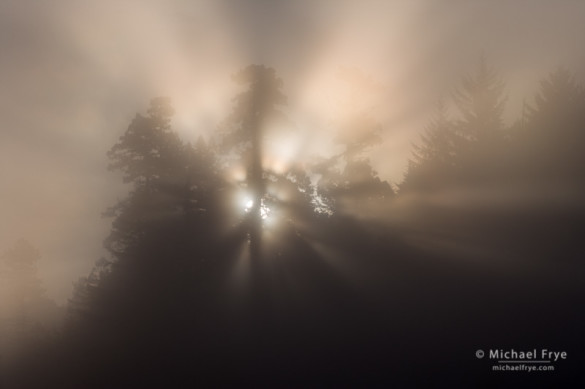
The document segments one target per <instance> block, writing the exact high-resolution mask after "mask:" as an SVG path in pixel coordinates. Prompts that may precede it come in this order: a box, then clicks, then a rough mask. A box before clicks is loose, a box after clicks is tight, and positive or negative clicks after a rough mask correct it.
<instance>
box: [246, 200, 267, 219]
mask: <svg viewBox="0 0 585 389" xmlns="http://www.w3.org/2000/svg"><path fill="white" fill-rule="evenodd" d="M253 206H254V200H252V199H250V198H247V199H246V201H245V203H244V212H246V213H248V212H251V211H252V207H253ZM270 214H271V211H270V208H269V207H268V206H267V205H266V204H265V203H264V199H261V202H260V218H262V220H266V219H268V217H269V216H270Z"/></svg>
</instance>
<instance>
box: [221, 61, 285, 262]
mask: <svg viewBox="0 0 585 389" xmlns="http://www.w3.org/2000/svg"><path fill="white" fill-rule="evenodd" d="M232 79H233V80H234V81H235V82H236V83H238V84H240V85H243V86H247V89H246V90H245V91H244V92H242V93H240V94H239V95H237V96H236V97H235V98H234V102H235V104H234V108H233V111H232V113H231V114H230V115H229V117H228V118H227V119H226V120H225V122H224V123H223V125H222V128H221V137H222V139H221V148H222V150H223V151H224V152H227V153H228V154H231V156H232V157H233V158H235V159H236V163H238V164H241V165H243V166H245V169H246V173H247V177H246V182H245V184H246V185H247V190H248V191H249V192H250V206H249V212H248V233H249V237H250V253H251V256H252V258H258V257H259V255H260V245H261V230H262V219H263V217H265V212H266V209H267V208H266V207H267V204H265V203H267V202H268V201H269V197H268V196H267V191H266V178H267V177H266V173H267V172H266V171H265V169H264V167H263V165H262V163H263V156H264V151H263V148H264V146H265V142H266V138H267V136H268V129H269V128H270V127H276V128H279V127H282V123H286V122H287V121H288V119H287V118H286V117H285V115H284V114H283V113H282V111H281V107H283V106H284V105H285V104H286V101H287V99H286V96H285V95H284V93H283V92H282V87H283V82H282V80H281V79H280V78H278V77H277V76H276V72H275V70H274V69H272V68H267V67H265V66H263V65H250V66H248V67H246V68H244V69H243V70H241V71H239V72H238V73H236V74H235V75H234V76H233V77H232ZM277 123H278V124H281V125H280V126H279V125H275V124H277Z"/></svg>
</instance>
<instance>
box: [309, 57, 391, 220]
mask: <svg viewBox="0 0 585 389" xmlns="http://www.w3.org/2000/svg"><path fill="white" fill-rule="evenodd" d="M339 78H340V80H341V81H342V82H344V83H345V84H346V86H347V88H348V96H347V98H346V100H345V102H344V104H343V111H344V114H343V115H342V118H341V119H340V120H339V121H338V123H336V125H337V128H338V133H337V136H336V137H335V139H334V142H335V143H336V144H337V145H339V146H340V147H341V148H342V151H341V152H340V153H338V154H337V155H334V156H333V157H331V158H328V159H326V160H323V161H321V162H320V163H318V164H317V165H316V167H315V172H316V173H317V174H319V175H320V176H321V179H320V181H319V184H318V193H319V195H320V198H321V199H322V201H323V202H324V205H325V207H326V208H327V209H329V210H330V211H331V212H335V211H351V210H354V211H355V210H356V209H355V208H360V207H361V206H362V205H364V204H366V203H368V202H371V201H383V200H387V199H389V198H391V197H392V196H393V195H394V191H393V190H392V187H391V186H390V184H388V182H386V181H382V180H381V179H380V178H379V177H378V173H377V172H376V171H375V170H374V169H373V167H372V166H371V162H370V160H369V158H368V152H369V151H371V148H372V147H373V146H376V145H378V144H380V143H381V142H382V137H381V133H382V125H381V124H380V123H379V122H378V121H377V120H376V119H375V118H374V117H373V115H372V113H371V112H370V111H371V106H369V105H364V104H363V102H362V101H360V99H363V98H364V96H368V97H369V96H371V95H372V94H376V93H377V92H379V91H380V89H381V86H380V85H379V84H378V83H376V82H375V81H374V80H372V79H371V78H370V77H368V76H367V75H365V74H364V73H363V72H361V71H360V70H358V69H355V68H347V69H342V70H341V71H340V72H339ZM366 99H367V97H366Z"/></svg>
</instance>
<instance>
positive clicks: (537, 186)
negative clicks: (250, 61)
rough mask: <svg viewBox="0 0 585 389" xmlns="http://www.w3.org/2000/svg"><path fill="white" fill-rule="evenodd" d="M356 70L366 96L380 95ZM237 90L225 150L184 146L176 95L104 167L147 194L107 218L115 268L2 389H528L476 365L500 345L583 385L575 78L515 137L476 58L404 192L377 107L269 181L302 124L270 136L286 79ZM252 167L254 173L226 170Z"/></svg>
mask: <svg viewBox="0 0 585 389" xmlns="http://www.w3.org/2000/svg"><path fill="white" fill-rule="evenodd" d="M348 72H349V73H344V80H345V82H348V83H354V84H352V91H354V92H353V93H357V97H356V98H359V93H361V92H360V85H363V84H364V83H368V82H370V83H371V82H373V81H372V80H370V79H368V78H367V77H365V76H364V75H363V74H361V73H360V72H358V71H355V70H352V71H348ZM348 74H349V76H348ZM350 76H351V77H350ZM356 80H357V81H356ZM233 81H234V82H236V83H237V84H239V85H241V93H240V94H238V95H237V96H235V97H234V99H233V106H232V110H231V113H230V114H229V115H228V116H227V117H226V118H225V120H224V121H223V122H222V123H220V124H219V125H218V127H217V130H216V131H215V133H214V136H213V137H212V138H210V139H204V138H200V139H199V140H198V141H197V142H196V143H195V144H193V145H192V144H186V143H185V142H184V141H183V140H181V139H180V137H179V136H178V135H177V133H176V132H175V131H174V130H173V128H172V126H171V121H172V118H173V108H172V104H171V101H170V99H169V98H165V97H157V98H154V99H153V100H152V101H151V102H150V105H149V107H147V110H146V113H145V114H142V113H139V114H137V115H136V116H135V117H134V119H133V120H132V121H131V123H130V124H129V126H128V128H127V130H126V131H125V132H124V133H123V134H122V136H121V137H120V138H119V140H118V142H117V143H116V144H115V145H113V147H112V148H111V149H110V151H109V152H108V155H107V157H108V161H109V168H110V169H111V170H113V171H118V172H121V173H122V174H123V179H124V181H125V182H126V183H128V184H129V185H130V187H131V190H130V192H129V193H128V195H127V197H126V198H124V199H122V200H121V201H120V202H119V203H117V204H113V205H112V207H111V208H109V209H107V210H106V212H105V214H104V215H105V216H106V217H109V218H111V220H112V229H111V233H110V235H109V236H108V238H107V239H106V241H105V248H106V249H107V253H108V255H106V256H104V258H101V259H100V260H98V261H97V262H96V264H95V267H94V269H93V270H92V272H91V274H89V275H88V276H87V277H83V278H81V279H80V280H79V281H78V282H77V283H76V285H75V290H74V293H73V295H72V297H71V299H70V300H69V304H68V308H67V309H68V312H67V315H66V319H65V323H64V324H63V326H62V329H61V330H60V331H58V332H51V333H40V332H39V334H40V335H39V336H38V337H39V338H41V339H40V340H35V341H34V342H33V341H32V340H31V341H30V342H33V343H31V344H32V346H31V345H29V346H27V347H26V349H27V350H28V352H27V353H26V355H24V356H22V357H20V359H19V361H20V364H19V363H15V365H14V366H11V368H12V369H11V372H10V373H11V374H7V375H6V377H5V383H6V384H7V385H9V384H13V385H14V387H61V388H69V387H71V388H94V387H95V388H146V387H156V388H159V387H160V388H162V387H165V388H175V387H197V386H199V387H215V386H246V385H252V386H255V387H258V386H260V387H262V386H268V387H274V386H276V387H280V386H292V387H298V386H301V385H303V386H306V385H309V386H321V385H332V386H339V385H343V386H367V387H369V386H377V385H380V386H388V385H396V386H399V387H400V386H413V385H425V386H429V385H430V386H440V385H447V384H449V385H457V384H459V385H464V386H470V385H472V386H483V385H485V386H488V385H492V384H494V383H498V382H499V380H502V379H510V380H516V381H518V382H522V381H524V380H525V379H526V377H524V376H520V375H515V376H514V377H509V376H503V375H498V374H493V373H492V374H490V373H491V372H490V371H489V366H488V364H487V363H484V362H485V361H478V360H477V359H476V358H475V350H477V349H481V348H483V349H488V348H490V347H491V348H507V347H508V348H511V347H514V348H516V349H523V348H524V349H533V348H548V349H554V350H564V351H567V352H568V353H569V355H570V357H569V360H568V361H566V362H563V364H559V365H558V369H557V370H558V371H556V372H552V373H550V374H547V375H538V376H537V374H534V377H537V378H538V379H539V380H542V381H541V382H544V383H545V384H546V383H547V382H548V381H547V380H550V381H551V382H555V381H554V380H558V379H559V377H561V378H566V379H569V378H571V376H572V375H577V373H578V371H577V369H576V366H578V365H579V363H580V362H581V361H583V355H582V353H583V349H584V348H583V346H584V345H585V342H584V339H583V331H582V328H581V327H582V323H583V312H582V307H583V303H585V294H584V293H583V286H582V278H581V277H582V275H583V270H584V266H583V258H584V254H585V250H584V249H583V245H582V242H581V240H582V239H581V237H582V235H583V232H585V231H584V229H585V228H584V227H583V226H584V221H585V218H584V216H585V214H584V211H585V207H584V205H585V202H584V200H583V198H585V197H584V195H585V179H584V178H585V176H584V173H583V166H585V153H583V152H582V149H583V148H584V147H585V90H584V88H583V86H582V85H580V84H579V83H578V82H577V81H576V80H575V79H574V77H573V76H572V75H571V73H570V72H568V71H567V70H564V69H560V70H557V71H555V72H553V73H551V74H550V75H549V76H547V77H546V78H544V79H543V80H542V82H541V85H540V90H539V92H538V94H537V95H536V96H535V98H534V103H527V104H526V105H525V108H524V110H523V112H522V114H521V117H520V118H518V120H517V121H516V122H515V123H513V124H512V125H506V124H505V122H504V120H503V118H502V116H503V112H504V109H505V103H506V97H505V84H504V81H503V80H502V79H501V78H500V77H499V76H498V73H497V72H496V71H495V70H494V69H492V68H491V67H490V66H489V65H488V64H487V62H486V61H485V60H483V59H482V60H481V61H480V63H479V65H478V67H477V69H476V70H475V71H474V72H472V73H471V74H470V75H469V76H466V77H464V78H463V79H462V81H461V84H460V85H458V86H456V87H455V89H454V93H453V94H452V96H448V98H446V99H445V100H444V101H442V102H441V103H439V104H438V105H437V111H436V115H435V116H434V117H433V119H432V120H431V121H430V124H429V125H428V128H427V130H426V131H425V133H424V134H423V135H422V137H421V139H420V142H418V143H417V144H416V145H415V146H414V150H413V155H412V159H411V161H410V163H409V166H408V170H407V171H406V172H405V176H404V179H403V181H402V182H401V183H400V184H399V185H398V186H397V187H395V188H393V187H392V185H390V184H389V183H388V182H386V181H384V180H382V179H381V178H380V177H379V176H378V173H377V172H376V171H375V169H374V168H373V167H372V164H371V162H370V160H369V159H368V152H369V151H370V150H371V148H372V147H376V146H380V143H381V139H382V138H381V133H382V131H383V126H382V124H381V123H380V122H379V121H378V120H377V119H376V118H375V116H374V115H373V114H372V113H371V112H370V111H368V110H363V111H359V110H356V112H349V114H348V115H347V117H346V118H344V120H343V121H342V122H341V123H339V131H338V136H337V138H336V142H337V144H338V145H339V146H340V150H341V151H340V152H339V153H337V154H335V155H333V156H331V157H328V158H315V159H314V163H312V164H310V165H307V164H305V165H300V164H296V165H295V164H293V165H292V166H291V167H290V168H289V169H288V170H287V171H286V172H276V171H271V170H269V169H267V168H266V167H265V166H264V165H263V156H264V148H265V145H266V144H267V142H268V141H269V139H270V138H271V137H274V136H278V134H275V133H274V132H273V131H272V129H273V128H284V127H286V126H279V125H275V123H290V122H292V119H291V118H290V117H287V115H286V113H285V112H286V109H285V108H286V105H287V97H286V94H285V84H284V82H283V80H282V79H280V78H279V76H278V75H277V73H276V71H275V70H274V69H271V68H268V67H265V66H261V65H251V66H248V67H246V68H245V69H243V70H241V71H239V72H238V73H236V74H235V75H234V76H233ZM382 147H383V146H382ZM237 167H241V168H244V169H245V178H244V179H240V180H236V179H234V178H233V176H232V175H231V172H232V171H233V169H234V168H237ZM315 177H317V178H318V179H315ZM242 194H245V199H244V203H243V204H241V206H240V205H239V204H240V203H241V202H242V200H241V198H242ZM246 196H247V197H246ZM235 204H238V205H235ZM271 221H273V222H274V225H269V223H270V222H271ZM19 245H20V246H18V247H20V248H21V249H22V250H29V251H30V250H33V249H31V248H29V247H28V246H27V244H26V243H22V242H21V243H19ZM15 250H16V249H15ZM8 257H14V255H12V256H10V255H8V256H7V258H8ZM29 257H30V256H29ZM13 262H14V261H13ZM6 263H12V262H10V261H8V260H7V261H6ZM31 266H32V265H31ZM29 267H30V266H29ZM33 273H34V272H32V271H29V274H31V275H32V274H33ZM31 277H32V276H31ZM29 278H30V277H29ZM30 279H31V280H33V281H31V282H32V283H33V284H34V285H33V287H31V288H32V289H34V288H36V287H37V286H38V285H39V281H38V280H36V281H34V277H32V278H30ZM35 293H37V295H38V293H40V292H38V291H37V292H35ZM19 317H20V318H21V320H22V322H23V323H25V322H26V323H33V321H28V322H27V320H26V317H25V316H24V315H21V316H19ZM27 325H28V324H27ZM23 326H24V324H23ZM22 328H24V327H22ZM35 331H36V330H33V329H31V330H30V332H31V333H33V332H35ZM35 333H36V332H35ZM477 377H482V378H481V380H480V381H479V382H478V378H477Z"/></svg>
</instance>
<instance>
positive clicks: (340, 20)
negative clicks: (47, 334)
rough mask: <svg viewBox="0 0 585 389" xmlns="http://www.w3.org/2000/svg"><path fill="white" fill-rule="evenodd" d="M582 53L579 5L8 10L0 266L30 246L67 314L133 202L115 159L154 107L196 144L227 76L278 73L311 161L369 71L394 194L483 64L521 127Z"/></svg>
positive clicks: (569, 0) (384, 165) (2, 34)
mask: <svg viewBox="0 0 585 389" xmlns="http://www.w3.org/2000/svg"><path fill="white" fill-rule="evenodd" d="M584 37H585V2H583V1H580V0H565V1H560V0H554V1H553V0H550V1H543V0H506V1H504V0H501V1H479V0H478V1H473V0H445V1H431V0H426V1H423V0H420V1H411V0H409V1H407V0H402V1H390V0H386V1H334V0H331V1H325V0H324V1H315V0H307V1H294V2H293V1H284V0H282V1H278V0H258V1H244V0H224V1H211V0H210V1H65V0H64V1H58V0H54V1H19V0H16V1H11V0H0V182H1V184H0V199H1V200H2V203H1V205H0V220H1V222H0V250H1V251H4V250H5V249H6V248H7V247H8V246H9V245H11V244H12V243H13V242H14V241H15V240H16V239H17V238H18V237H25V238H27V239H29V240H30V241H31V242H32V243H33V244H34V245H36V246H37V247H38V248H39V249H40V251H41V253H42V254H43V258H42V259H41V263H40V264H39V267H40V269H41V275H42V278H43V279H44V281H45V283H46V286H47V289H48V291H49V294H50V296H51V297H54V298H56V299H58V300H59V301H61V302H63V301H65V299H66V298H67V296H68V295H69V294H70V292H71V285H72V282H73V281H74V280H75V279H76V278H77V277H78V276H80V275H83V274H87V272H88V271H89V269H90V268H91V265H92V263H93V262H94V261H95V260H96V259H97V258H99V256H100V252H101V247H102V241H103V239H104V238H105V236H106V235H107V233H108V229H109V223H110V221H109V220H104V219H102V218H101V216H100V215H101V212H102V211H104V210H105V209H106V208H107V207H108V206H110V205H112V204H114V203H115V202H116V199H117V198H120V197H121V196H123V193H124V192H123V190H124V188H123V187H122V186H121V185H120V184H119V181H120V180H119V176H117V175H116V174H112V173H109V172H107V170H106V165H107V160H106V156H105V154H106V151H107V150H108V149H109V148H110V147H111V146H112V145H113V144H114V143H115V142H116V140H117V138H118V137H119V136H120V135H121V134H122V133H123V132H124V131H125V129H126V128H127V126H128V124H129V122H130V120H131V119H132V117H133V116H134V115H135V114H136V112H139V111H141V112H142V111H144V110H145V109H146V106H147V104H148V101H149V100H150V99H151V98H152V97H154V96H157V95H161V94H164V95H168V96H170V97H171V98H172V99H173V102H174V105H175V107H176V110H177V116H176V121H175V126H176V128H177V130H178V131H179V132H180V133H181V135H182V136H183V137H184V138H185V139H187V140H193V139H195V138H196V137H197V136H198V135H199V134H205V135H209V134H210V133H211V132H212V131H213V129H214V126H215V125H216V124H217V122H218V121H220V120H221V119H222V117H223V116H224V115H225V114H226V113H227V111H228V110H229V108H230V98H231V96H232V95H233V93H234V86H233V85H231V81H230V76H231V74H233V73H234V72H236V71H237V70H238V69H240V68H242V67H244V66H245V65H247V64H249V63H263V64H265V65H268V66H272V67H275V68H276V70H277V72H278V73H279V74H280V76H281V77H282V78H283V79H284V82H285V92H286V93H287V94H288V95H289V99H290V107H289V114H290V116H291V119H292V120H293V121H294V122H295V123H296V125H297V129H298V133H299V134H302V136H301V137H300V139H301V141H300V142H301V144H302V147H300V146H299V148H300V149H303V150H309V151H316V150H319V149H322V148H321V147H319V146H320V145H321V144H323V142H326V141H327V139H328V138H329V137H330V135H331V131H332V128H331V122H332V120H334V119H335V115H336V114H337V113H338V110H339V104H338V102H339V101H340V99H341V98H342V97H343V88H342V87H341V86H340V84H339V83H338V81H337V80H336V77H335V75H336V72H337V70H338V69H339V68H340V67H342V66H352V67H358V68H360V69H362V70H363V71H364V72H366V73H367V74H369V75H371V76H372V77H373V78H374V79H376V80H377V81H379V82H380V83H381V84H382V85H383V87H384V89H383V92H382V93H381V94H380V95H379V96H377V97H376V99H375V100H373V101H372V104H374V107H375V110H374V112H375V115H376V116H377V117H378V118H379V120H380V121H381V122H382V123H383V124H384V126H385V135H384V137H385V143H384V145H383V146H381V147H380V148H379V149H378V150H377V151H376V152H375V153H374V155H373V162H374V165H375V167H376V168H377V169H378V170H379V171H380V173H381V175H382V176H383V178H386V179H388V180H389V181H390V182H392V183H397V182H400V180H401V178H402V173H403V171H404V169H405V166H406V162H407V158H408V156H409V154H410V150H411V149H410V144H411V142H412V141H416V140H417V137H418V135H417V134H418V133H419V132H420V131H421V130H422V129H423V127H424V125H425V123H426V122H427V120H428V115H429V111H430V109H431V108H432V106H433V104H434V103H435V102H436V101H437V100H438V99H439V98H440V97H441V96H444V95H448V93H449V90H450V88H452V87H453V86H454V85H455V83H456V82H457V80H459V78H460V77H461V76H462V75H463V74H465V73H467V72H470V71H472V70H473V66H474V65H475V64H476V63H477V60H478V58H479V56H480V54H481V53H484V54H485V55H486V56H487V58H488V60H489V61H490V62H491V63H492V64H493V65H494V66H495V67H496V68H497V69H499V70H500V71H501V74H502V76H503V77H504V79H505V80H506V81H507V86H508V88H507V93H508V96H509V100H508V101H509V104H508V111H507V113H506V118H507V119H508V120H512V119H513V118H514V117H516V116H515V115H516V112H517V110H518V107H519V106H520V105H521V102H522V99H523V98H524V97H527V98H528V99H530V98H531V96H532V95H533V93H534V92H535V90H536V88H537V80H538V79H539V78H541V77H542V76H544V75H546V74H547V73H548V72H549V71H552V70H554V69H555V68H556V67H557V66H560V65H564V66H566V67H568V68H569V69H570V70H572V71H574V72H576V73H577V75H578V77H579V79H580V80H583V75H584V74H583V72H584V71H585V67H584V66H583V65H584V64H585V49H583V48H582V45H583V38H584Z"/></svg>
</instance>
